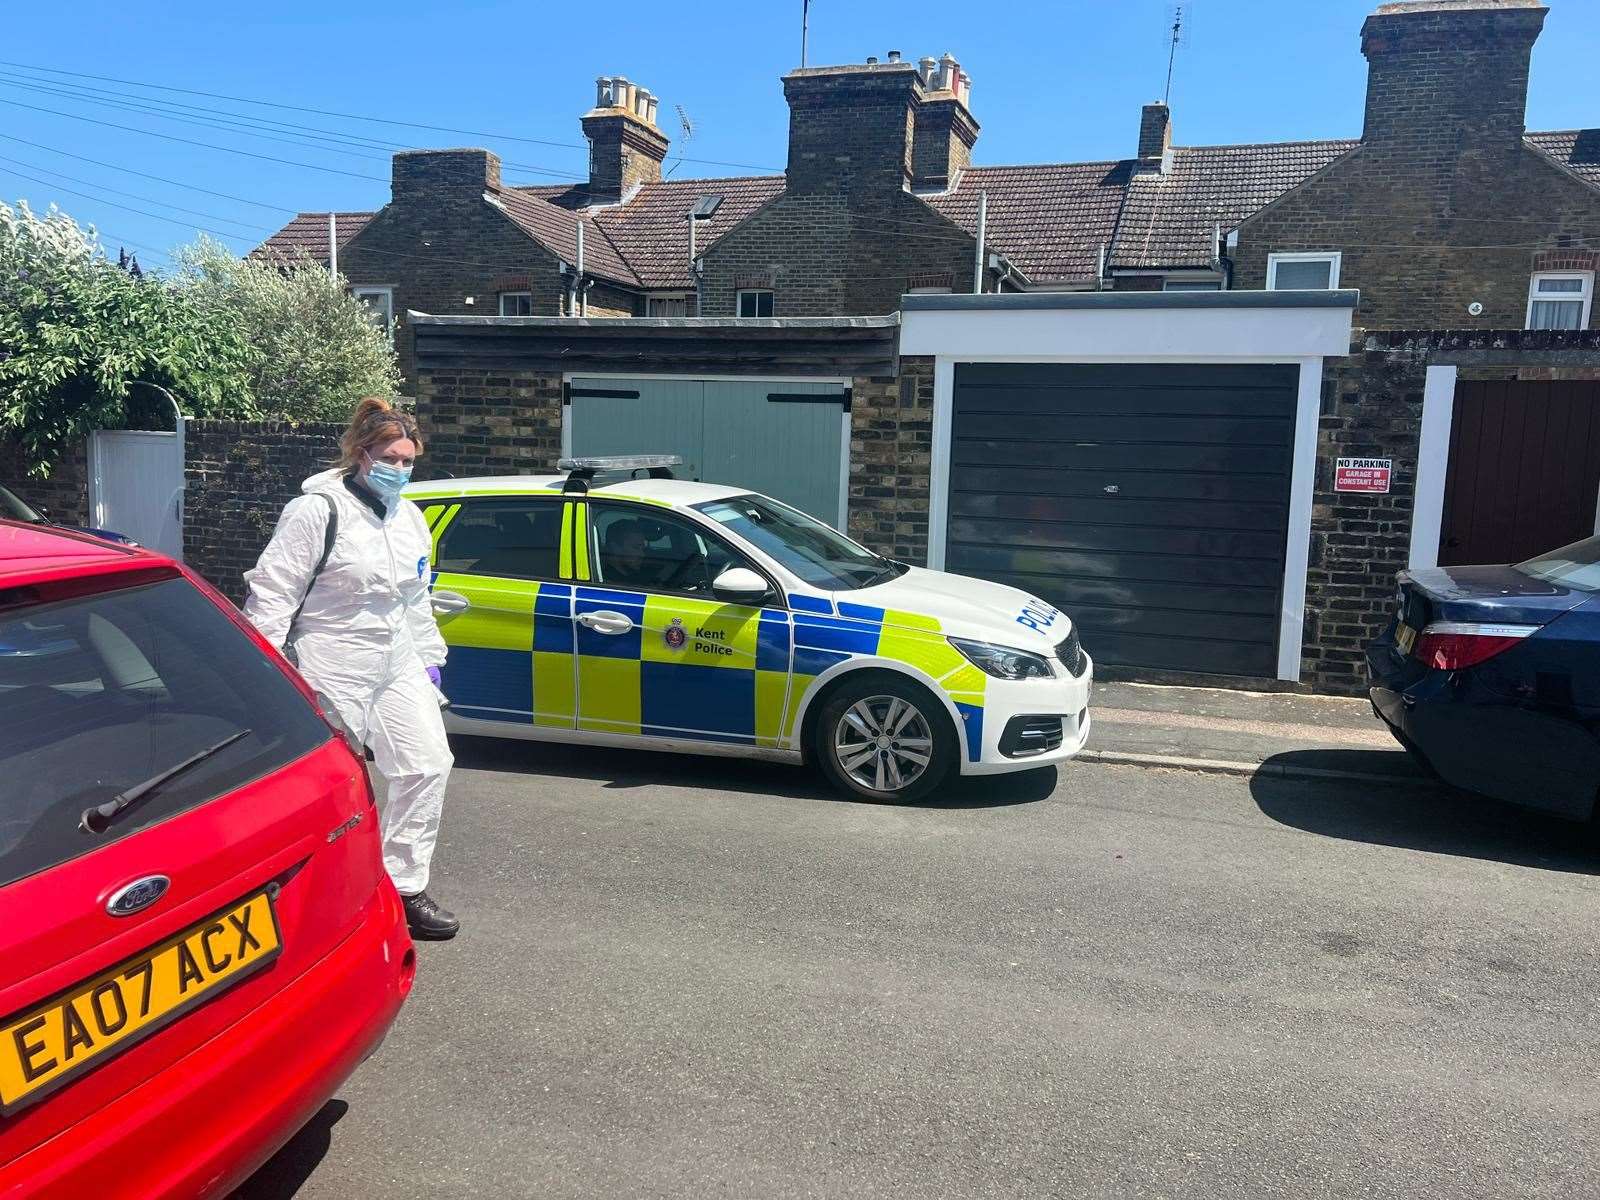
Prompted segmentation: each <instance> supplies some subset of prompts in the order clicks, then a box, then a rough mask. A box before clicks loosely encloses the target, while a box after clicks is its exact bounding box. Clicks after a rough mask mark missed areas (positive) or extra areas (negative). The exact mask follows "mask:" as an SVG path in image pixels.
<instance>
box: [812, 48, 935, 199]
mask: <svg viewBox="0 0 1600 1200" xmlns="http://www.w3.org/2000/svg"><path fill="white" fill-rule="evenodd" d="M921 89H922V84H921V81H920V77H919V75H918V72H917V68H916V66H915V65H914V64H912V63H908V62H887V63H880V62H877V61H876V60H875V59H874V60H870V61H868V62H867V63H865V64H856V65H846V66H839V67H801V68H800V69H799V70H796V71H791V72H789V74H787V75H785V76H784V77H783V94H784V97H785V98H786V99H787V100H788V101H789V165H788V170H787V173H786V178H785V182H784V190H785V191H786V192H787V193H788V194H790V195H807V194H814V193H829V192H832V193H838V192H844V193H858V192H879V193H882V192H898V191H901V190H902V189H903V188H904V187H905V185H906V183H907V181H908V180H909V179H910V178H911V145H912V121H913V114H914V111H915V107H916V105H917V103H918V101H919V100H920V99H921V95H920V93H921Z"/></svg>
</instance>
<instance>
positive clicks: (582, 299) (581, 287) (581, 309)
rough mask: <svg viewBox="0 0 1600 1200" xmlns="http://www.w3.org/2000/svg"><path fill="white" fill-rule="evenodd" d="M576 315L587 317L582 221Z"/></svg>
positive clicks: (587, 291) (581, 223) (587, 300)
mask: <svg viewBox="0 0 1600 1200" xmlns="http://www.w3.org/2000/svg"><path fill="white" fill-rule="evenodd" d="M576 286H577V289H578V315H579V316H580V317H587V316H588V315H589V288H588V287H587V285H585V284H584V282H583V221H582V220H581V219H580V220H579V221H578V279H577V284H576Z"/></svg>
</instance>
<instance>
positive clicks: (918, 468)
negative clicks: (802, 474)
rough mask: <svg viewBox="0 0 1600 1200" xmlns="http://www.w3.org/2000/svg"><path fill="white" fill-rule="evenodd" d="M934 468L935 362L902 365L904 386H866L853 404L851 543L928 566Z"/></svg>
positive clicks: (891, 382)
mask: <svg viewBox="0 0 1600 1200" xmlns="http://www.w3.org/2000/svg"><path fill="white" fill-rule="evenodd" d="M932 462H933V359H931V358H903V359H901V360H900V376H899V378H897V379H896V378H873V379H866V378H858V379H857V380H856V381H855V385H854V388H853V390H852V393H851V404H850V519H849V529H848V530H847V532H848V533H849V534H850V536H851V537H853V538H855V539H856V540H857V541H859V542H861V543H862V544H863V545H866V546H869V547H871V548H872V549H874V550H876V551H878V553H880V554H886V555H888V556H889V557H890V558H898V559H901V560H903V561H905V562H909V563H915V564H916V565H918V566H924V565H926V563H927V561H928V498H929V483H930V474H931V464H932Z"/></svg>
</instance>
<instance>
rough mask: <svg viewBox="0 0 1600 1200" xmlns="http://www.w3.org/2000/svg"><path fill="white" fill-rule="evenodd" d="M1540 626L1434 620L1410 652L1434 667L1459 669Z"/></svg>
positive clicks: (1487, 658)
mask: <svg viewBox="0 0 1600 1200" xmlns="http://www.w3.org/2000/svg"><path fill="white" fill-rule="evenodd" d="M1538 628H1539V626H1537V625H1482V624H1478V623H1476V622H1464V621H1461V622H1458V621H1435V622H1434V623H1433V624H1432V625H1429V626H1428V627H1427V628H1426V629H1424V630H1423V631H1422V636H1421V637H1419V638H1417V644H1416V647H1415V649H1413V650H1412V652H1411V653H1412V656H1413V657H1414V658H1416V659H1417V660H1419V661H1420V662H1421V663H1423V665H1425V666H1427V667H1429V668H1431V669H1432V670H1435V671H1459V670H1461V669H1462V668H1464V667H1475V666H1477V665H1478V664H1479V663H1481V662H1486V661H1488V660H1489V659H1491V658H1493V657H1494V656H1495V655H1496V654H1500V653H1502V652H1504V651H1506V650H1509V649H1511V647H1513V646H1515V645H1516V644H1517V643H1518V642H1520V641H1521V640H1522V639H1523V638H1525V637H1527V636H1528V635H1529V634H1530V633H1533V632H1535V631H1536V630H1537V629H1538Z"/></svg>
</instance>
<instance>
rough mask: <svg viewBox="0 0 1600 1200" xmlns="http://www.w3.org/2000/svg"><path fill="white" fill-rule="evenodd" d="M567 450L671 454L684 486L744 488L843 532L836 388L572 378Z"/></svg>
mask: <svg viewBox="0 0 1600 1200" xmlns="http://www.w3.org/2000/svg"><path fill="white" fill-rule="evenodd" d="M567 395H568V403H569V407H568V409H567V411H566V414H565V416H566V420H567V423H568V427H569V428H570V430H571V434H572V438H571V442H570V446H571V452H572V453H573V454H575V455H589V454H678V455H681V456H682V457H683V462H684V465H683V468H682V470H681V471H680V472H679V473H680V474H681V476H682V477H683V478H686V479H700V480H704V481H706V482H707V483H726V484H730V485H732V486H734V487H743V488H749V489H750V490H751V491H755V492H763V493H765V494H766V495H768V496H774V497H776V498H777V499H779V500H782V501H783V502H784V503H786V504H792V505H794V506H795V507H796V508H798V509H800V510H802V511H803V512H808V513H810V514H811V515H812V516H814V517H817V518H818V519H820V520H823V521H827V522H828V523H829V524H831V525H841V524H842V523H843V520H844V513H843V511H842V508H841V494H840V482H841V476H840V473H839V472H840V466H841V453H842V449H841V448H842V445H843V438H844V428H845V422H846V419H847V417H846V413H845V407H844V406H845V404H846V402H847V400H846V391H845V388H844V387H843V385H841V384H837V383H791V382H783V381H773V380H763V379H754V380H737V381H726V380H703V379H650V378H643V377H641V378H637V379H612V378H597V377H588V378H575V379H573V380H572V381H571V383H570V385H569V388H568V393H567Z"/></svg>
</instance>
